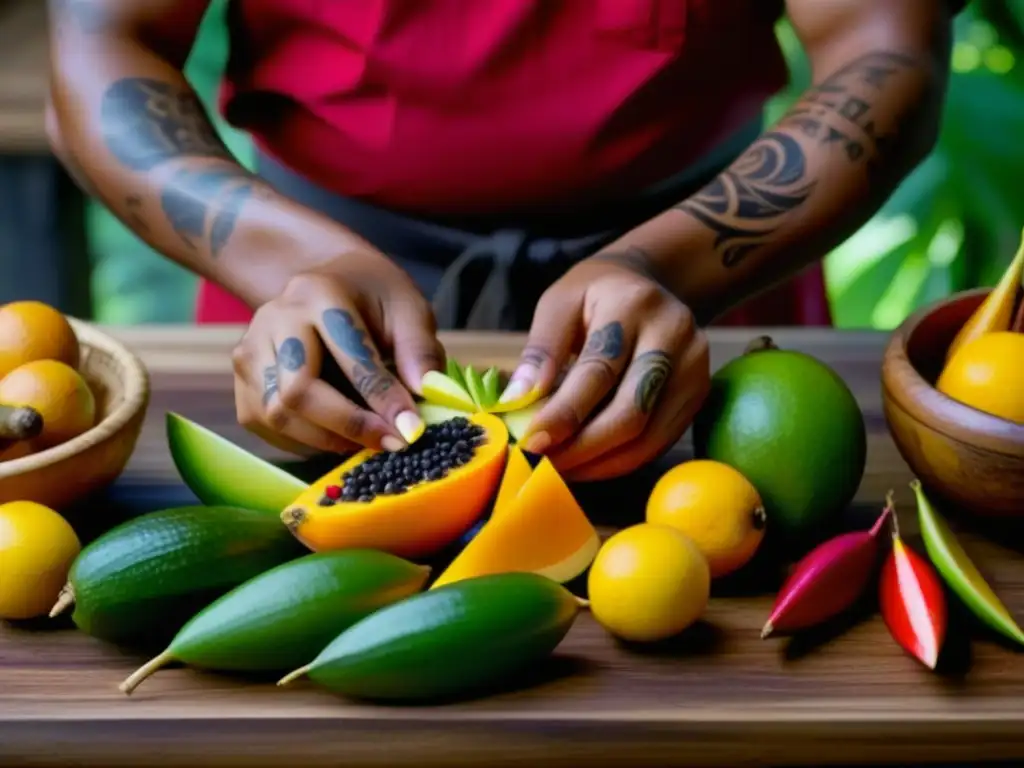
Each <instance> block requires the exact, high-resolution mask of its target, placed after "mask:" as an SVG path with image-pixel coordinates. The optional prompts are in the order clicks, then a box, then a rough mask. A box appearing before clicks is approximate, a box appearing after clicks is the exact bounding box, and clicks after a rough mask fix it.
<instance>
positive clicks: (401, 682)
mask: <svg viewBox="0 0 1024 768" xmlns="http://www.w3.org/2000/svg"><path fill="white" fill-rule="evenodd" d="M580 605H581V602H580V600H579V599H578V598H577V597H576V596H575V595H573V594H572V593H571V592H569V590H567V589H566V588H565V587H563V586H562V585H561V584H558V583H557V582H555V581H552V580H551V579H548V578H546V577H544V576H540V575H537V574H534V573H501V574H493V575H489V576H480V577H477V578H472V579H465V580H463V581H457V582H453V583H452V584H448V585H446V586H444V587H439V588H438V589H433V590H430V591H427V592H421V593H419V594H417V595H414V596H412V597H408V598H406V599H405V600H401V601H399V602H397V603H394V604H392V605H390V606H388V607H386V608H382V609H381V610H379V611H377V612H376V613H373V614H371V615H370V616H368V617H366V618H365V619H363V620H362V621H360V622H358V623H356V624H355V625H353V626H352V627H349V628H348V629H347V630H345V631H344V632H342V633H341V634H340V635H338V637H337V638H335V640H334V641H333V642H331V643H330V644H329V645H328V646H327V647H326V648H324V649H323V651H322V652H321V653H320V655H319V656H317V657H316V658H315V659H313V661H312V662H310V663H309V664H308V665H307V666H305V667H301V668H299V669H297V670H296V671H295V672H292V673H291V674H289V675H287V676H286V677H284V678H283V679H282V680H281V681H280V683H279V684H281V685H283V684H286V683H288V682H289V681H291V680H294V679H296V678H298V677H301V676H303V675H306V676H308V677H309V679H310V680H312V681H313V682H314V683H316V684H318V685H321V686H323V687H325V688H327V689H329V690H331V691H334V692H336V693H340V694H342V695H346V696H350V697H353V698H358V699H367V700H380V701H388V700H390V701H427V700H437V699H444V698H448V697H452V696H462V695H466V694H470V693H476V692H480V691H482V690H484V689H485V688H487V687H489V686H491V685H494V684H497V683H501V682H503V681H505V680H508V679H509V678H510V677H511V676H513V675H516V674H517V673H522V672H523V671H524V670H525V669H526V668H528V667H529V666H530V665H531V664H534V663H537V662H538V661H540V660H542V659H544V658H546V657H547V656H548V655H549V654H551V652H552V651H554V649H555V648H556V647H557V646H558V645H559V643H561V641H562V639H563V638H564V637H565V635H566V634H567V633H568V631H569V629H570V628H571V627H572V624H573V621H574V620H575V618H576V616H577V615H578V613H579V609H580Z"/></svg>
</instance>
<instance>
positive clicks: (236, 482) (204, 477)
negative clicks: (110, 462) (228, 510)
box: [166, 411, 308, 515]
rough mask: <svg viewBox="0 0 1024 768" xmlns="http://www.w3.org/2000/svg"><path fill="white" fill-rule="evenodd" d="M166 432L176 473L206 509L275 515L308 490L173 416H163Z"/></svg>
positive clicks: (213, 434)
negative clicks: (233, 508)
mask: <svg viewBox="0 0 1024 768" xmlns="http://www.w3.org/2000/svg"><path fill="white" fill-rule="evenodd" d="M166 430H167V445H168V448H169V449H170V452H171V458H172V459H173V460H174V465H175V467H177V469H178V474H179V475H181V479H182V480H183V481H184V483H185V485H187V486H188V487H189V490H191V491H192V493H194V494H195V495H196V496H197V497H198V498H199V500H200V501H201V502H203V504H205V505H207V506H224V507H241V508H242V509H251V510H255V511H258V512H266V513H268V514H273V515H278V514H280V513H281V508H282V507H283V506H284V505H285V504H287V503H288V502H289V501H291V500H292V499H294V498H295V496H296V494H299V493H302V492H303V491H304V490H305V489H306V488H308V486H307V485H306V483H304V482H303V481H302V480H300V479H299V478H297V477H295V476H294V475H292V474H289V473H288V472H285V471H284V470H283V469H281V468H280V467H276V466H274V465H273V464H271V463H270V462H269V461H264V460H263V459H261V458H260V457H258V456H256V455H254V454H252V453H249V451H247V450H245V449H244V448H242V447H241V446H238V445H235V444H234V443H232V442H231V441H230V440H227V439H226V438H223V437H221V436H220V435H218V434H217V433H216V432H212V431H210V430H209V429H207V428H206V427H203V426H200V425H199V424H196V423H195V422H194V421H190V420H189V419H187V418H185V417H184V416H182V415H180V414H177V413H174V412H173V411H168V412H167V417H166Z"/></svg>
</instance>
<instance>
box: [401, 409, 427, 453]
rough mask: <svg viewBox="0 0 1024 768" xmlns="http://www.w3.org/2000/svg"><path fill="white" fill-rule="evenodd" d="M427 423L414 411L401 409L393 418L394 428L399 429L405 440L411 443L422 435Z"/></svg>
mask: <svg viewBox="0 0 1024 768" xmlns="http://www.w3.org/2000/svg"><path fill="white" fill-rule="evenodd" d="M426 428H427V425H426V424H424V423H423V419H421V418H420V415H419V414H418V413H416V411H402V412H401V413H400V414H398V416H397V417H396V418H395V429H397V430H398V431H399V433H400V434H401V435H402V437H404V438H405V442H407V443H408V444H409V445H412V444H413V443H415V442H416V441H417V440H419V439H420V437H421V436H422V435H423V430H425V429H426Z"/></svg>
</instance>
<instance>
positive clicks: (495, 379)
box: [483, 366, 501, 410]
mask: <svg viewBox="0 0 1024 768" xmlns="http://www.w3.org/2000/svg"><path fill="white" fill-rule="evenodd" d="M483 385H484V393H483V396H484V400H483V407H484V408H485V409H487V410H490V409H491V407H492V406H493V405H494V404H495V403H496V402H498V389H499V388H500V387H501V372H500V371H498V369H497V368H495V367H493V366H491V367H490V368H488V369H487V371H486V372H485V373H484V375H483Z"/></svg>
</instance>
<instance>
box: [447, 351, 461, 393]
mask: <svg viewBox="0 0 1024 768" xmlns="http://www.w3.org/2000/svg"><path fill="white" fill-rule="evenodd" d="M445 372H446V373H447V374H448V378H449V379H451V380H452V381H454V382H455V383H456V384H458V385H459V386H460V387H462V388H463V389H465V388H466V380H465V379H464V378H462V368H460V367H459V363H458V361H457V360H453V359H451V358H449V359H448V362H447V363H446V364H445Z"/></svg>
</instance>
